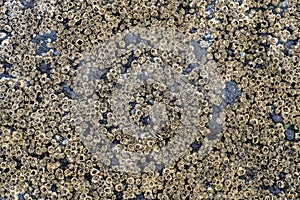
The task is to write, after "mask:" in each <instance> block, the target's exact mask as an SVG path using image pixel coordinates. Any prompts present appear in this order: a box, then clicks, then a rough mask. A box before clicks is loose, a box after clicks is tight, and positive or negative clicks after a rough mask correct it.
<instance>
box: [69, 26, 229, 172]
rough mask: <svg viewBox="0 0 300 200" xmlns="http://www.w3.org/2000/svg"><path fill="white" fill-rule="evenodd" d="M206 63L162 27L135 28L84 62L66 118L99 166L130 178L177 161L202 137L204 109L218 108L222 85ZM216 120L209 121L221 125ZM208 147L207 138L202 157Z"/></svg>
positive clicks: (105, 43)
mask: <svg viewBox="0 0 300 200" xmlns="http://www.w3.org/2000/svg"><path fill="white" fill-rule="evenodd" d="M197 44H198V43H197ZM107 47H109V48H107ZM204 57H205V50H203V49H202V48H201V47H200V46H197V45H196V42H194V41H193V39H192V38H189V37H187V36H186V35H182V34H180V33H177V32H174V31H169V30H166V29H163V28H158V29H151V30H150V29H147V28H135V29H133V30H130V31H128V32H125V33H123V34H116V36H114V37H113V38H110V39H108V40H106V41H103V43H102V44H101V46H100V48H98V49H96V50H95V51H93V52H91V53H89V54H87V55H86V57H85V61H84V63H83V65H82V67H81V68H79V69H78V75H77V77H76V80H74V85H73V88H74V92H75V93H76V94H77V98H76V99H75V100H74V106H73V107H75V108H76V109H74V110H73V112H72V113H71V114H72V117H73V119H74V121H75V126H76V131H77V132H78V134H80V136H81V137H82V139H83V142H84V144H85V145H86V146H87V147H88V148H89V149H90V151H91V152H92V153H93V154H94V155H96V156H97V157H98V158H99V159H100V160H101V161H102V162H103V163H104V164H106V165H108V166H111V167H112V168H115V169H116V170H121V171H126V172H131V173H139V172H143V171H146V172H147V171H152V170H155V169H157V168H158V166H162V165H163V166H167V165H169V164H171V163H173V162H174V161H176V160H177V159H178V158H180V157H182V156H183V155H184V154H185V151H186V150H187V149H188V148H189V146H190V144H191V142H192V141H193V140H194V138H195V137H196V136H197V135H199V134H200V135H201V134H203V135H205V134H204V133H201V130H204V129H203V127H202V128H200V126H201V116H200V114H199V113H200V109H203V107H205V106H203V104H205V105H206V106H209V105H221V103H222V101H223V97H222V89H223V88H224V82H223V81H222V79H221V78H220V77H219V76H218V74H217V73H216V71H215V69H214V65H213V62H212V61H207V60H205V59H204ZM176 59H177V60H178V65H182V64H184V65H190V66H194V71H193V73H194V74H195V73H198V74H201V75H202V77H203V79H204V80H205V81H203V85H201V83H199V84H197V87H196V86H195V85H193V84H191V79H190V78H189V76H193V73H191V74H188V73H183V72H182V70H180V69H179V68H178V67H177V63H176V61H175V60H176ZM203 60H205V61H203ZM203 88H205V89H203ZM99 91H101V92H99ZM205 102H206V103H205ZM220 107H222V106H220ZM83 110H85V111H88V112H82V111H83ZM214 110H216V109H213V111H214ZM82 113H89V114H82ZM220 114H221V111H220V109H219V111H218V113H217V114H216V113H213V114H212V115H211V116H212V118H213V119H211V120H215V121H218V124H219V125H220V124H222V122H221V120H220ZM216 123H217V122H216ZM219 132H220V131H219ZM209 133H211V134H215V135H216V134H218V133H216V132H214V131H209V129H208V130H207V134H209ZM207 134H206V135H207ZM211 138H213V137H211ZM215 138H216V137H215ZM213 143H214V142H213V140H210V141H209V140H207V139H204V140H203V141H202V146H201V149H200V152H199V153H200V154H201V153H202V154H207V153H208V152H209V149H210V148H209V147H210V146H211V145H212V144H213ZM146 144H148V146H147V145H146ZM149 144H151V145H149ZM174 150H176V151H174Z"/></svg>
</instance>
